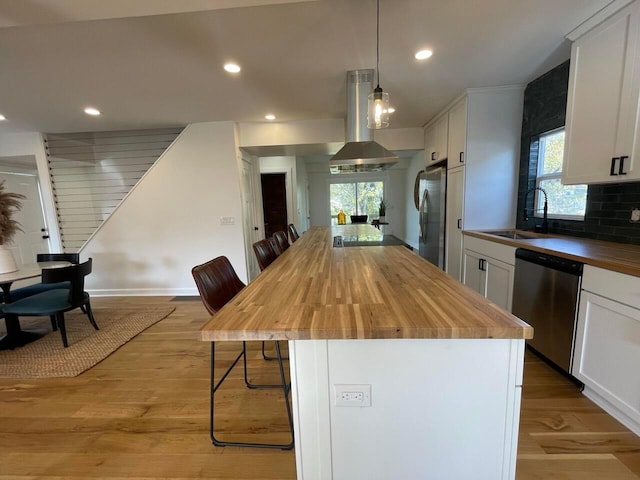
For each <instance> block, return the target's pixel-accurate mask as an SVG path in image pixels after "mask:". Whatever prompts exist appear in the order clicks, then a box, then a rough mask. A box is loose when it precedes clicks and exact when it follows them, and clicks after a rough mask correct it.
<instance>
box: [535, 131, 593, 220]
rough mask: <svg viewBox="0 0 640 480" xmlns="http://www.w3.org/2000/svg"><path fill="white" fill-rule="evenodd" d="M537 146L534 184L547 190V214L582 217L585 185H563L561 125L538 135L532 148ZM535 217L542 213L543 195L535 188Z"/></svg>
mask: <svg viewBox="0 0 640 480" xmlns="http://www.w3.org/2000/svg"><path fill="white" fill-rule="evenodd" d="M536 143H537V146H538V173H537V176H536V187H540V188H542V189H544V191H545V192H547V197H548V216H549V217H550V218H566V219H572V220H583V219H584V212H585V209H586V205H587V185H563V184H562V183H561V182H560V179H561V178H562V159H563V154H564V128H561V129H559V130H553V131H551V132H547V133H545V134H542V135H540V137H539V138H538V141H537V142H533V143H532V144H531V149H532V151H533V149H534V148H535V144H536ZM535 205H536V212H535V215H536V216H542V211H543V208H544V195H543V194H542V192H540V191H539V190H536V197H535Z"/></svg>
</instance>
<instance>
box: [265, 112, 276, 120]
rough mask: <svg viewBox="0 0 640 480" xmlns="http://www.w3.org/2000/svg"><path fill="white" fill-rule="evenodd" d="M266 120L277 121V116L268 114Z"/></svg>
mask: <svg viewBox="0 0 640 480" xmlns="http://www.w3.org/2000/svg"><path fill="white" fill-rule="evenodd" d="M264 118H266V119H267V120H275V119H276V116H275V115H274V114H273V113H267V114H266V115H265V116H264Z"/></svg>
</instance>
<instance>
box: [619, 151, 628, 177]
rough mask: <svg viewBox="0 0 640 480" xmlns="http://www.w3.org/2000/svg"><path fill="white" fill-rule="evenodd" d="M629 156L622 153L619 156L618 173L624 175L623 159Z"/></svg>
mask: <svg viewBox="0 0 640 480" xmlns="http://www.w3.org/2000/svg"><path fill="white" fill-rule="evenodd" d="M625 158H629V157H628V156H627V155H623V156H622V157H620V168H619V169H618V175H626V174H627V172H625V171H624V159H625Z"/></svg>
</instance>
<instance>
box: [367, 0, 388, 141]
mask: <svg viewBox="0 0 640 480" xmlns="http://www.w3.org/2000/svg"><path fill="white" fill-rule="evenodd" d="M376 2H377V8H376V13H377V16H376V73H377V74H378V81H377V87H376V88H375V89H374V90H373V92H372V93H370V94H369V102H368V108H367V127H369V128H370V129H379V128H386V127H388V126H389V94H388V93H387V92H383V91H382V88H380V0H376Z"/></svg>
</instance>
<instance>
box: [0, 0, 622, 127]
mask: <svg viewBox="0 0 640 480" xmlns="http://www.w3.org/2000/svg"><path fill="white" fill-rule="evenodd" d="M380 3H381V22H382V23H381V40H380V68H381V81H380V84H381V86H382V87H383V89H384V90H385V91H388V92H389V93H390V97H391V103H392V105H393V106H394V107H395V108H396V109H397V111H396V113H394V114H393V117H392V128H394V127H395V128H399V127H417V126H421V125H423V124H424V123H425V122H426V121H427V120H429V119H430V118H431V117H432V116H433V115H434V114H435V113H437V111H438V110H440V109H441V108H442V107H443V106H445V105H446V104H447V103H449V102H450V101H451V100H452V99H453V98H454V97H455V96H457V95H458V94H460V93H461V92H462V90H463V89H464V88H466V87H482V86H493V85H506V84H517V83H527V82H529V81H531V80H533V79H534V78H536V77H537V76H538V75H540V74H542V73H544V72H545V71H547V70H549V69H550V68H552V67H554V66H556V65H557V64H559V63H561V62H562V61H564V60H566V59H567V58H568V57H569V44H568V41H566V40H565V39H564V35H566V34H567V33H568V32H570V31H571V30H573V29H574V28H575V27H576V26H578V25H579V24H580V23H582V22H583V21H584V20H586V19H587V18H588V17H590V16H591V15H593V14H594V13H596V12H597V11H598V10H600V9H601V8H603V7H604V6H605V5H607V4H608V3H610V0H482V1H481V0H431V1H426V0H381V2H380ZM230 7H233V8H230ZM375 13H376V10H375V0H307V1H292V0H174V1H172V2H166V1H164V2H161V1H158V0H134V1H132V0H108V1H105V0H20V1H16V0H0V113H2V114H4V115H5V116H6V117H7V119H8V120H6V121H4V122H0V133H2V132H8V131H20V130H30V131H41V132H51V133H56V132H73V131H90V130H113V129H129V128H150V127H161V126H176V125H185V124H187V123H191V122H202V121H219V120H234V121H256V122H261V121H265V120H264V118H263V117H264V115H265V114H266V113H268V112H273V113H275V114H276V115H277V116H278V120H279V121H290V120H302V119H317V118H344V117H345V115H346V105H345V103H346V99H345V79H346V72H347V70H352V69H356V68H373V67H375ZM425 46H428V47H431V48H432V49H433V50H434V56H433V57H432V58H431V59H429V60H427V61H423V62H418V61H416V60H415V59H414V58H413V53H414V52H415V51H416V50H417V49H418V48H420V47H425ZM228 60H235V61H237V62H238V63H240V64H241V65H242V67H243V70H242V72H241V73H240V74H239V75H238V76H231V75H229V74H227V73H226V72H225V71H223V70H222V64H223V63H224V62H225V61H228ZM87 105H92V106H95V107H97V108H99V109H100V110H102V112H103V115H102V116H101V117H98V118H94V117H88V116H87V115H85V114H84V113H83V112H82V110H83V108H84V107H85V106H87Z"/></svg>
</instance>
